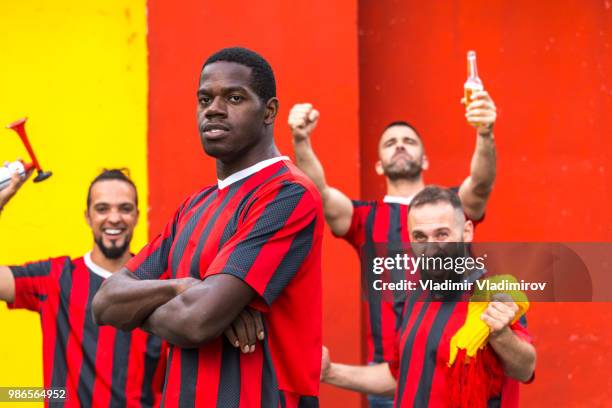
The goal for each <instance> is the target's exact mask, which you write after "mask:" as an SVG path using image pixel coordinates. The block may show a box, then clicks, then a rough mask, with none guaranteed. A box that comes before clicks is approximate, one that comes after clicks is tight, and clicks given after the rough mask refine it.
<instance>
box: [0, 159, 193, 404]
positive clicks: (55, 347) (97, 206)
mask: <svg viewBox="0 0 612 408" xmlns="http://www.w3.org/2000/svg"><path fill="white" fill-rule="evenodd" d="M24 181H25V178H24V179H22V178H21V177H19V175H17V174H15V175H13V177H12V181H11V184H10V185H9V186H8V187H7V188H6V189H4V190H2V191H0V209H2V207H4V205H6V203H7V202H8V201H9V200H10V199H11V197H12V196H13V195H14V194H15V193H16V192H17V190H18V189H19V188H20V187H21V184H22V183H23V182H24ZM85 219H86V221H87V224H88V225H89V227H90V228H91V230H92V233H93V238H94V246H93V249H92V250H91V251H90V252H88V253H86V254H85V255H84V256H83V257H80V258H76V259H71V258H69V257H67V256H64V257H58V258H50V259H48V260H46V261H41V262H32V263H28V264H26V265H22V266H10V267H7V266H0V300H3V301H6V302H8V307H9V308H11V309H29V310H31V311H34V312H38V313H39V314H40V316H41V326H42V334H43V370H44V386H45V388H51V387H58V388H62V389H65V393H63V392H62V393H60V394H58V396H60V397H63V398H62V399H61V400H57V401H56V402H57V403H60V404H63V406H67V407H78V406H83V407H111V406H119V405H122V406H126V407H153V406H159V403H160V400H161V393H162V388H163V383H164V377H163V376H164V370H165V366H166V365H165V361H166V345H165V344H163V343H162V340H161V339H160V338H159V337H156V336H152V335H150V334H148V333H146V332H144V331H142V330H135V331H133V332H125V331H121V330H117V329H115V328H113V327H99V326H98V325H97V324H95V322H94V321H93V317H92V313H91V301H92V299H93V297H94V295H95V294H96V292H97V290H98V289H99V288H100V286H101V285H102V282H104V280H105V279H107V278H108V277H109V276H111V275H112V274H113V273H115V272H116V271H118V270H119V269H121V268H122V267H123V265H125V263H126V262H127V261H128V260H129V259H130V258H132V255H131V254H130V252H129V246H130V242H131V239H132V233H133V231H134V227H135V226H136V223H137V221H138V194H137V191H136V186H135V185H134V183H133V182H132V180H131V179H130V178H129V177H128V176H127V175H126V174H125V173H124V172H123V171H122V170H118V169H112V170H104V171H103V172H102V173H101V174H99V175H98V176H97V177H96V178H95V179H94V180H93V181H92V183H91V184H90V186H89V190H88V193H87V209H86V211H85ZM185 283H186V282H185Z"/></svg>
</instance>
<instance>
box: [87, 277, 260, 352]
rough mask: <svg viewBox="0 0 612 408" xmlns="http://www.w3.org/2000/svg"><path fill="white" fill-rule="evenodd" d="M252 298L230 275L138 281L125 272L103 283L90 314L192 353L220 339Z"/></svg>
mask: <svg viewBox="0 0 612 408" xmlns="http://www.w3.org/2000/svg"><path fill="white" fill-rule="evenodd" d="M255 297H256V293H255V291H254V290H253V289H251V287H250V286H248V285H247V284H246V283H244V282H243V281H241V280H240V279H238V278H236V277H234V276H231V275H226V274H219V275H213V276H210V277H208V278H207V279H205V280H204V281H199V280H197V279H193V278H184V279H168V280H140V279H138V277H136V276H135V275H134V274H132V273H131V272H130V271H128V270H127V269H125V268H124V269H122V270H121V271H120V272H117V273H116V274H114V275H113V276H111V277H110V278H108V279H107V280H106V281H105V282H104V283H103V284H102V286H101V288H100V290H99V291H98V293H97V294H96V296H95V297H94V299H93V313H94V318H95V320H96V322H98V323H99V324H109V325H111V326H115V327H117V328H119V329H122V330H132V329H134V328H136V327H139V326H140V327H142V328H143V329H145V330H147V331H149V332H151V333H153V334H156V335H158V336H159V337H161V338H163V339H165V340H167V341H168V342H170V343H172V344H175V345H177V346H179V347H185V348H194V347H198V346H199V345H201V344H202V343H205V342H207V341H209V340H212V339H214V338H216V337H218V336H220V335H221V334H223V332H224V331H225V330H226V329H227V328H228V326H230V325H231V324H232V322H234V320H235V319H236V318H237V317H238V316H239V315H240V313H241V312H242V311H243V310H244V309H245V308H246V307H247V306H248V305H249V304H250V303H251V302H252V301H253V299H255ZM260 333H261V330H259V329H258V336H259V335H260ZM228 337H229V336H228ZM259 338H260V339H261V337H259ZM230 340H231V339H230ZM233 343H234V345H236V344H235V342H233ZM241 345H244V344H241Z"/></svg>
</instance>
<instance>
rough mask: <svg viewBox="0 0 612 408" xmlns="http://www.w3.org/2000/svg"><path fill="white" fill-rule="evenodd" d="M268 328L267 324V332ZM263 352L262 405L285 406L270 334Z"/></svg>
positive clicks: (265, 341)
mask: <svg viewBox="0 0 612 408" xmlns="http://www.w3.org/2000/svg"><path fill="white" fill-rule="evenodd" d="M267 331H268V328H267V326H266V332H267ZM261 346H262V350H263V351H262V352H263V367H262V373H261V406H262V407H275V408H276V407H278V405H279V403H280V404H281V406H283V407H284V406H285V399H284V395H283V393H282V392H281V391H279V389H278V381H277V379H276V372H275V371H274V362H273V361H272V354H271V353H270V345H269V344H268V336H266V337H265V339H264V340H263V342H262V345H261Z"/></svg>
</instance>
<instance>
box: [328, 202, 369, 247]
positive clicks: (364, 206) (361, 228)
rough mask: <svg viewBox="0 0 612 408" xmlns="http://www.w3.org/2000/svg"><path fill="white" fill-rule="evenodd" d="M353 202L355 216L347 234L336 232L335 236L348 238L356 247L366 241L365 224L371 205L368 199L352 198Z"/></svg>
mask: <svg viewBox="0 0 612 408" xmlns="http://www.w3.org/2000/svg"><path fill="white" fill-rule="evenodd" d="M351 204H353V216H352V218H351V226H350V227H349V229H348V231H347V232H346V234H344V235H342V236H340V235H336V234H334V236H336V237H337V238H342V239H344V240H346V241H347V242H348V243H349V244H351V245H352V246H353V247H355V248H359V247H360V246H361V245H363V243H364V242H365V224H366V218H367V214H368V212H369V209H370V208H371V206H370V205H369V203H368V202H366V201H358V200H351ZM332 234H333V231H332Z"/></svg>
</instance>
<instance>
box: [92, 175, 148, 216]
mask: <svg viewBox="0 0 612 408" xmlns="http://www.w3.org/2000/svg"><path fill="white" fill-rule="evenodd" d="M106 180H119V181H123V182H126V183H128V184H129V185H130V186H132V187H133V188H134V193H135V195H136V207H138V190H137V189H136V185H135V184H134V182H133V181H132V179H131V178H130V171H129V169H127V168H121V169H103V170H102V172H101V173H100V174H98V175H97V176H96V178H95V179H93V181H92V182H91V184H90V185H89V189H88V190H87V208H88V209H89V206H90V205H91V189H92V188H93V186H94V184H96V183H97V182H99V181H106Z"/></svg>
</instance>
